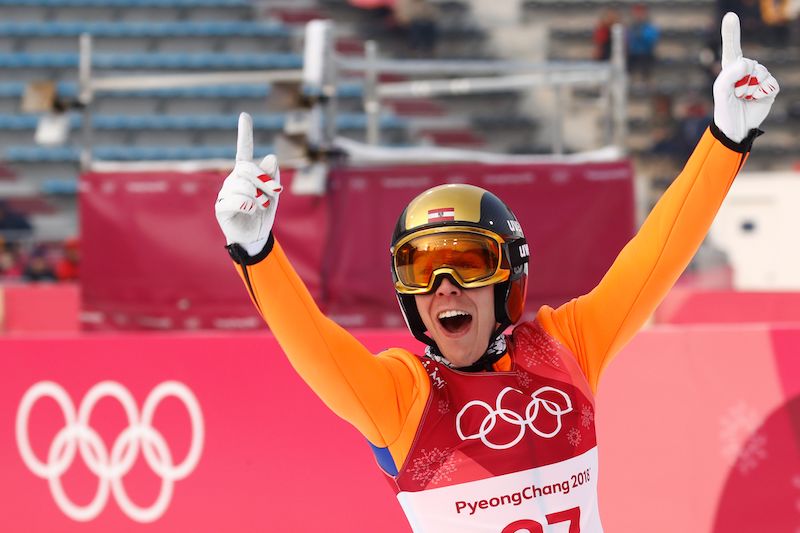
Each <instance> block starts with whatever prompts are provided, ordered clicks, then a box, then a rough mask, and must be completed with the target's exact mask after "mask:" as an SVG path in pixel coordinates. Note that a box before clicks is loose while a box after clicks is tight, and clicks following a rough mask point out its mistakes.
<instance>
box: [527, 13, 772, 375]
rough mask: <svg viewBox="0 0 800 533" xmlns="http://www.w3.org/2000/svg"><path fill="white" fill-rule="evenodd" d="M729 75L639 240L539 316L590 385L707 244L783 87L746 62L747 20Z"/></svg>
mask: <svg viewBox="0 0 800 533" xmlns="http://www.w3.org/2000/svg"><path fill="white" fill-rule="evenodd" d="M722 41H723V55H722V66H723V69H722V72H720V74H719V77H718V78H717V80H716V82H715V83H714V123H713V124H712V125H711V126H710V128H709V129H708V130H707V131H706V132H705V134H704V135H703V137H702V138H701V139H700V142H699V143H698V145H697V147H696V148H695V150H694V152H693V153H692V155H691V156H690V158H689V161H688V162H687V163H686V167H685V168H684V169H683V171H682V172H681V174H680V175H679V176H678V177H677V179H676V180H675V181H674V182H673V183H672V185H671V186H670V187H669V188H668V189H667V191H666V192H665V193H664V195H663V196H662V197H661V199H660V200H659V201H658V203H657V204H656V206H655V207H654V208H653V211H652V212H651V213H650V215H649V216H648V217H647V219H646V220H645V222H644V223H643V224H642V227H641V228H640V230H639V232H638V233H637V234H636V236H635V237H634V238H633V239H632V240H631V241H630V242H629V243H628V244H627V245H626V246H625V248H624V249H623V250H622V252H620V254H619V256H618V257H617V259H616V260H615V261H614V263H613V265H612V266H611V268H610V269H609V271H608V272H607V273H606V275H605V276H604V277H603V279H602V280H601V281H600V283H599V284H598V285H597V287H595V288H594V289H593V290H592V291H591V292H590V293H588V294H586V295H584V296H581V297H579V298H576V299H574V300H572V301H570V302H568V303H566V304H564V305H562V306H561V307H559V308H558V309H551V308H549V307H543V308H542V309H541V310H540V312H539V315H538V317H537V319H538V320H539V321H540V322H541V324H542V325H543V326H544V327H545V329H547V330H548V331H549V332H550V333H551V334H552V335H553V336H554V337H556V338H557V339H559V340H560V341H561V342H562V343H563V344H565V345H566V346H567V347H568V348H570V349H571V350H572V352H573V353H574V354H576V356H577V357H578V360H579V363H580V364H581V367H582V368H583V370H584V372H585V373H586V376H587V378H588V380H589V383H590V385H591V386H592V388H593V389H596V388H597V383H598V380H599V376H600V373H601V372H602V370H603V368H605V366H606V365H607V364H608V363H609V361H610V360H611V358H612V357H613V356H614V355H615V354H616V353H617V352H619V350H620V349H621V348H622V347H623V346H624V345H625V344H626V343H628V341H630V339H631V338H632V337H633V335H634V334H635V333H636V332H637V331H638V330H639V329H640V328H641V327H642V325H643V324H644V323H645V321H646V320H647V319H648V317H649V316H650V315H651V314H652V313H653V311H654V310H655V308H656V307H657V306H658V304H659V303H660V302H661V300H662V299H663V298H664V296H665V295H666V294H667V292H668V291H669V289H670V288H671V287H672V285H673V284H674V283H675V281H676V280H677V279H678V277H679V276H680V274H681V273H682V272H683V270H684V269H685V268H686V266H687V265H688V264H689V261H690V260H691V258H692V257H693V256H694V254H695V252H696V251H697V249H698V247H699V246H700V243H701V242H702V241H703V239H704V237H705V235H706V233H707V232H708V229H709V227H710V226H711V223H712V221H713V220H714V216H715V215H716V213H717V211H718V210H719V207H720V205H721V204H722V201H723V199H724V198H725V195H726V194H727V192H728V189H729V188H730V186H731V183H732V182H733V179H734V178H735V177H736V174H737V173H738V172H739V169H741V167H742V165H743V164H744V162H745V160H746V158H747V154H748V153H749V151H750V148H751V146H752V143H753V140H754V139H755V137H756V136H757V135H758V134H759V133H760V131H759V130H758V126H759V125H760V124H761V122H762V121H763V120H764V118H765V117H766V116H767V114H768V113H769V109H770V107H771V105H772V102H773V101H774V99H775V95H776V94H777V93H778V90H779V87H778V83H777V81H775V78H773V77H772V76H770V74H769V72H768V71H767V69H766V68H764V67H763V66H761V65H759V64H758V63H756V62H755V61H753V60H750V59H744V58H743V57H742V52H741V46H740V44H739V19H738V17H736V15H734V14H732V13H729V14H728V15H726V16H725V18H724V19H723V23H722Z"/></svg>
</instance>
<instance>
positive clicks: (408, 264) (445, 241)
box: [394, 232, 508, 294]
mask: <svg viewBox="0 0 800 533" xmlns="http://www.w3.org/2000/svg"><path fill="white" fill-rule="evenodd" d="M501 258H502V254H501V247H500V242H499V241H497V240H495V239H494V238H492V237H490V236H489V235H483V234H478V233H471V232H447V233H434V234H431V235H421V236H419V237H414V238H412V239H410V240H409V241H407V242H405V243H403V244H401V245H400V246H399V247H398V249H397V251H396V252H395V256H394V267H395V273H396V274H397V285H396V288H397V290H398V291H400V292H402V293H406V294H415V293H424V292H427V291H429V290H430V289H432V287H433V282H434V278H435V277H436V274H438V273H440V272H443V271H444V272H447V273H449V274H452V275H453V276H454V277H455V278H456V280H457V281H458V282H459V283H460V284H461V285H462V286H463V287H464V288H472V287H480V286H483V285H488V284H491V283H497V282H498V281H501V280H502V279H506V278H508V272H507V271H505V270H502V269H501V268H500V264H501Z"/></svg>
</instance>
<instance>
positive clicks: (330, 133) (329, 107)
mask: <svg viewBox="0 0 800 533" xmlns="http://www.w3.org/2000/svg"><path fill="white" fill-rule="evenodd" d="M333 33H334V28H333V22H331V21H326V23H325V52H324V54H325V55H324V58H323V60H324V67H323V69H324V70H323V72H324V74H323V82H322V94H323V97H324V107H323V110H324V115H325V126H324V129H323V135H322V142H323V148H324V149H326V150H327V149H328V148H331V147H332V146H333V142H334V139H336V133H337V131H336V113H337V101H336V86H337V82H338V74H339V72H338V66H337V65H336V53H335V44H334V41H335V39H334V35H333Z"/></svg>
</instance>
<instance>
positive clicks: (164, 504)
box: [16, 381, 204, 523]
mask: <svg viewBox="0 0 800 533" xmlns="http://www.w3.org/2000/svg"><path fill="white" fill-rule="evenodd" d="M169 396H173V397H175V398H177V399H178V400H180V401H181V402H182V403H183V405H184V407H185V408H186V410H187V412H188V413H189V420H190V423H191V428H192V439H191V444H190V445H189V451H188V453H187V454H186V457H185V458H184V460H183V461H182V462H181V463H179V464H177V465H176V464H175V462H174V459H173V457H172V453H171V452H170V447H169V445H168V444H167V442H166V440H165V439H164V436H163V435H162V434H161V433H160V432H159V431H158V430H157V429H155V428H154V427H153V426H152V422H153V415H154V413H155V411H156V409H157V408H158V405H159V403H160V402H161V401H162V400H163V399H164V398H167V397H169ZM106 397H109V398H114V399H115V400H117V401H118V402H119V403H120V405H122V408H123V409H124V411H125V415H126V417H127V421H128V427H126V428H125V429H124V430H123V431H122V432H121V433H120V434H119V435H118V436H117V438H116V440H115V441H114V444H113V445H112V446H111V450H110V452H109V450H108V449H107V448H106V445H105V443H104V442H103V439H102V438H101V437H100V435H99V434H98V433H97V431H95V430H94V429H93V428H92V427H91V426H90V425H89V419H90V417H91V414H92V410H93V409H94V406H95V405H96V404H97V402H98V401H100V400H101V399H103V398H106ZM43 398H52V399H53V400H55V402H56V403H57V404H58V405H59V407H60V408H61V411H62V413H63V415H64V421H65V425H64V427H63V428H62V429H61V430H60V431H59V432H58V433H57V434H56V436H55V438H54V439H53V441H52V442H51V443H50V448H49V451H48V453H47V459H46V461H41V460H40V459H39V458H38V457H36V455H35V454H34V452H33V449H32V448H31V443H30V438H29V428H28V421H29V419H30V414H31V410H32V409H33V406H34V405H35V404H36V403H37V402H38V401H39V400H40V399H43ZM16 438H17V448H18V449H19V453H20V455H21V456H22V460H23V461H24V463H25V465H26V466H27V467H28V468H29V469H30V471H31V472H33V473H34V474H35V475H36V476H38V477H41V478H44V479H46V480H47V482H48V484H49V486H50V492H51V494H52V495H53V499H54V500H55V502H56V505H58V507H59V509H61V511H62V512H63V513H64V514H65V515H67V516H68V517H69V518H71V519H73V520H76V521H80V522H86V521H90V520H93V519H95V518H96V517H97V516H98V515H99V514H100V513H101V512H102V510H103V508H104V507H105V505H106V502H107V501H108V497H109V494H113V495H114V498H115V500H116V502H117V504H118V505H119V507H120V509H122V512H123V513H125V515H127V516H128V517H129V518H130V519H131V520H135V521H136V522H143V523H147V522H153V521H155V520H158V519H159V518H160V517H161V516H162V515H163V514H164V512H166V510H167V508H168V507H169V503H170V500H171V498H172V491H173V486H174V484H175V481H176V480H179V479H183V478H185V477H186V476H188V475H189V474H190V473H191V472H192V471H193V470H194V468H195V467H196V466H197V463H198V461H199V460H200V455H201V453H202V451H203V438H204V425H203V413H202V411H201V410H200V404H199V403H198V401H197V398H196V397H195V395H194V393H192V391H191V390H190V389H189V388H188V387H187V386H186V385H184V384H183V383H180V382H178V381H165V382H163V383H161V384H159V385H157V386H156V387H155V388H154V389H153V390H152V391H151V392H150V394H149V395H148V396H147V398H146V399H145V401H144V404H143V406H142V411H141V414H140V413H139V410H138V407H137V405H136V401H135V400H134V398H133V396H132V395H131V393H130V392H129V391H128V390H127V389H126V388H125V387H124V386H123V385H121V384H119V383H117V382H115V381H102V382H100V383H98V384H96V385H95V386H93V387H92V388H91V389H90V390H89V391H88V392H87V393H86V396H84V398H83V400H82V401H81V402H80V406H79V407H78V410H77V412H76V411H75V405H74V404H73V402H72V400H71V399H70V396H69V394H67V392H66V391H65V390H64V388H63V387H61V386H60V385H59V384H57V383H55V382H52V381H40V382H38V383H36V384H35V385H33V386H32V387H31V388H29V389H28V391H27V392H26V393H25V395H24V396H23V397H22V400H21V401H20V404H19V408H18V409H17V418H16ZM140 448H141V450H142V453H143V455H144V459H145V461H146V462H147V464H148V466H149V467H150V468H151V469H152V470H153V472H154V473H155V474H156V475H157V476H159V477H160V478H161V489H160V491H159V494H158V497H157V498H156V500H155V502H154V503H153V504H152V505H151V506H149V507H140V506H138V505H137V504H135V503H134V502H133V501H131V499H130V498H129V497H128V494H127V492H126V491H125V486H124V485H123V478H124V477H125V475H126V474H127V473H128V472H129V471H130V470H131V468H132V467H133V465H134V463H135V462H136V459H137V457H138V455H139V449H140ZM77 452H80V455H81V458H82V459H83V461H84V462H85V463H86V466H87V467H88V469H89V470H90V471H91V472H92V473H93V474H94V475H95V476H97V477H98V479H99V484H98V488H97V492H96V493H95V496H94V498H93V499H92V500H91V502H89V503H88V504H87V505H85V506H79V505H76V504H75V503H73V502H72V500H70V498H69V497H68V496H67V494H66V492H65V491H64V488H63V486H62V484H61V476H62V475H63V474H64V473H65V472H66V471H67V470H68V469H69V468H70V466H71V465H72V462H73V460H74V459H75V455H76V453H77Z"/></svg>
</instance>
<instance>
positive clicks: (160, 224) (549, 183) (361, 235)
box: [81, 161, 634, 329]
mask: <svg viewBox="0 0 800 533" xmlns="http://www.w3.org/2000/svg"><path fill="white" fill-rule="evenodd" d="M223 178H224V173H223V172H215V171H205V172H191V173H185V172H176V171H163V172H160V171H155V172H154V171H147V172H103V173H99V172H94V173H88V174H84V175H83V176H82V189H81V217H82V233H83V267H82V275H81V282H82V284H83V309H84V314H83V318H84V325H85V327H86V328H88V329H200V328H203V329H205V328H212V329H238V328H252V327H260V324H261V320H260V318H258V317H257V316H256V314H255V312H254V310H253V308H252V305H251V303H250V302H249V300H248V297H247V293H246V291H245V290H244V289H243V287H242V284H241V282H240V281H239V279H238V276H236V274H235V272H234V270H233V268H232V267H231V264H230V260H229V259H228V256H227V254H226V253H225V250H224V249H223V246H224V244H225V243H224V237H223V236H222V233H221V232H220V230H219V228H218V227H217V224H216V220H215V218H214V211H213V204H214V199H215V197H216V194H217V191H218V190H219V187H220V185H221V184H222V180H223ZM283 179H284V182H285V183H286V184H287V185H289V186H288V187H286V189H285V192H284V193H283V194H282V196H281V200H280V206H279V209H278V216H277V219H276V226H275V235H276V237H277V238H278V239H279V241H280V242H281V244H282V246H283V247H284V249H285V250H286V252H287V254H288V255H289V257H290V259H291V260H292V263H293V264H294V266H295V268H296V269H297V270H298V272H299V273H300V275H301V277H302V278H303V279H304V280H305V282H306V284H307V285H308V287H309V289H310V290H311V293H312V294H313V295H314V297H315V298H316V300H317V301H318V302H319V304H320V305H321V306H322V307H323V309H325V311H326V312H328V313H329V314H330V315H331V316H333V317H334V318H335V319H336V320H338V321H339V322H341V323H342V324H344V325H346V326H353V327H375V326H379V327H382V326H391V327H396V326H399V325H402V318H401V315H400V312H399V310H398V308H397V303H396V301H395V297H394V291H393V290H392V282H391V275H390V271H389V251H388V249H389V239H390V237H391V232H392V229H393V228H394V224H395V222H396V220H397V217H398V216H399V214H400V212H401V211H402V209H403V208H404V207H405V205H406V204H407V203H408V202H409V200H411V199H412V198H413V197H414V196H416V195H417V194H418V193H420V192H421V191H423V190H425V189H426V188H428V187H431V186H434V185H437V184H441V183H452V182H462V183H471V184H474V185H478V186H480V187H484V188H486V189H489V190H491V191H492V192H494V193H495V194H497V195H498V196H499V197H500V198H502V199H503V200H505V201H506V202H507V203H508V204H509V206H510V207H511V209H512V210H513V211H514V212H515V214H516V215H517V217H518V218H519V219H520V221H521V223H522V227H523V229H524V230H525V233H526V237H527V239H528V241H529V242H530V244H531V251H532V262H531V271H530V274H531V275H530V284H529V289H528V307H527V312H528V315H529V316H530V315H532V314H533V313H535V311H536V309H537V308H538V306H539V305H540V304H542V303H549V304H559V303H561V302H563V301H565V300H567V299H569V298H571V297H573V296H577V295H579V294H582V293H584V292H586V291H588V290H590V289H591V288H592V287H593V286H594V284H596V283H597V282H598V281H599V280H600V278H601V277H602V275H603V273H604V272H605V270H606V269H607V268H608V267H609V265H610V264H611V262H612V261H613V259H614V257H615V256H616V254H617V253H618V252H619V250H620V249H621V248H622V246H623V245H624V244H625V243H626V242H627V240H628V239H629V238H630V237H631V235H632V233H633V228H634V199H633V190H632V189H633V188H632V183H633V172H632V169H631V166H630V163H629V162H627V161H620V162H611V163H594V164H547V165H499V166H498V165H481V164H459V165H452V164H449V165H418V166H403V167H398V166H394V167H369V168H340V169H337V170H335V171H333V172H332V173H331V176H330V178H329V192H328V194H327V195H325V196H297V195H293V194H292V193H291V186H290V184H291V179H292V176H291V173H290V172H284V173H283Z"/></svg>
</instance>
